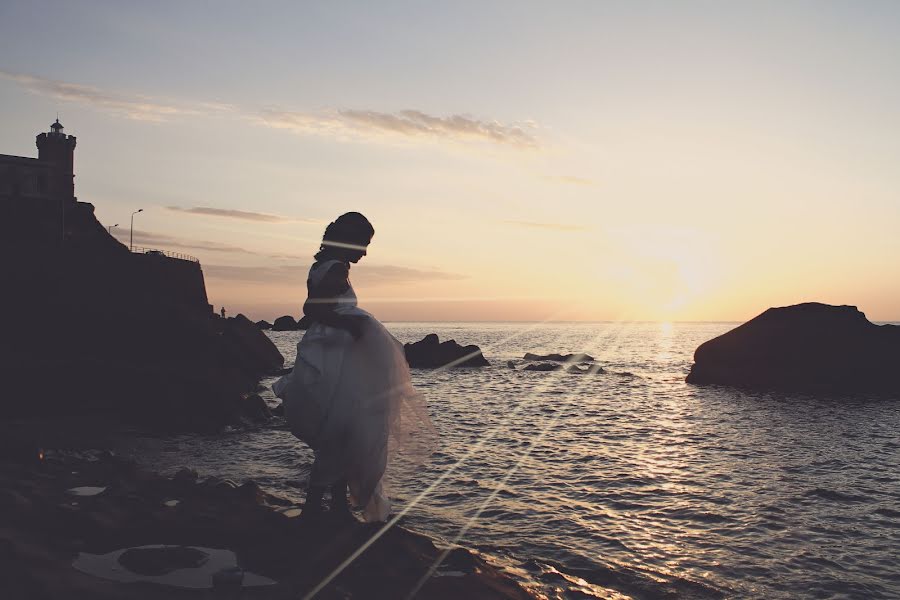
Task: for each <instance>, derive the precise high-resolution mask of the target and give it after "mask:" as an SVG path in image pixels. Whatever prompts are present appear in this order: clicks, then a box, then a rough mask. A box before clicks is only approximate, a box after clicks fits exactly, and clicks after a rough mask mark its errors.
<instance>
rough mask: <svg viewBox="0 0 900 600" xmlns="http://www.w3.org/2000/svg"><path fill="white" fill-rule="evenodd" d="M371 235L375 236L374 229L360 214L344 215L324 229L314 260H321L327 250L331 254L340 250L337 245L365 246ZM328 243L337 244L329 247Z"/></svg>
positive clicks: (350, 213) (349, 213)
mask: <svg viewBox="0 0 900 600" xmlns="http://www.w3.org/2000/svg"><path fill="white" fill-rule="evenodd" d="M373 235H375V228H374V227H372V224H371V223H369V220H368V219H367V218H365V217H364V216H363V215H362V214H361V213H358V212H348V213H344V214H342V215H341V216H339V217H338V218H337V219H335V220H334V221H332V222H331V223H329V224H328V227H326V228H325V235H323V236H322V244H321V245H320V246H319V252H318V253H317V254H316V256H315V259H316V260H321V259H322V258H324V254H325V253H326V252H328V251H329V250H330V251H332V252H333V251H334V250H336V249H340V248H341V246H340V245H338V244H353V245H356V246H365V245H366V244H368V243H369V240H371V239H372V236H373ZM328 242H337V244H335V245H331V244H329V243H328Z"/></svg>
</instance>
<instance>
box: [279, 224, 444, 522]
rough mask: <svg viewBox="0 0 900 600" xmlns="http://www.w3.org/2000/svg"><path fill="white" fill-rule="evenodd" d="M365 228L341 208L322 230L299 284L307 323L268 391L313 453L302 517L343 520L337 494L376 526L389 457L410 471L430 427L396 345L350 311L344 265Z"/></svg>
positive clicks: (423, 452) (370, 231)
mask: <svg viewBox="0 0 900 600" xmlns="http://www.w3.org/2000/svg"><path fill="white" fill-rule="evenodd" d="M374 233H375V230H374V228H373V227H372V225H371V224H370V223H369V221H368V220H367V219H366V218H365V217H364V216H363V215H361V214H360V213H356V212H351V213H346V214H343V215H341V216H340V217H338V218H337V219H336V220H335V221H334V222H332V223H331V224H329V225H328V228H327V229H326V230H325V235H324V237H323V239H322V245H321V246H320V249H319V252H318V254H316V256H315V260H316V262H315V263H313V265H312V267H311V268H310V270H309V278H308V279H307V291H308V298H307V300H306V303H305V304H304V305H303V312H304V314H305V315H306V316H307V317H309V319H310V320H311V324H310V326H309V328H308V329H307V331H306V334H305V335H304V336H303V338H302V339H301V340H300V343H299V344H297V360H296V362H295V364H294V368H293V370H292V372H291V373H289V374H288V375H286V376H284V377H282V378H281V379H280V380H278V381H277V382H276V383H275V385H274V386H272V389H273V390H274V391H275V394H276V395H277V396H279V397H280V398H282V399H283V400H284V408H285V418H286V419H287V421H288V424H289V425H290V427H291V431H292V432H293V433H294V435H296V436H297V437H298V438H300V439H302V440H303V441H305V442H306V443H307V444H309V446H310V447H311V448H312V449H313V451H314V453H315V462H314V463H313V466H312V471H311V473H310V478H309V485H308V488H307V495H306V503H305V504H304V507H303V514H304V516H305V517H307V518H308V517H309V516H311V515H315V514H319V513H322V512H323V511H324V507H323V506H322V500H323V496H324V494H325V491H326V489H327V488H331V506H330V510H329V513H330V514H331V515H333V516H337V517H338V518H352V515H351V513H350V507H349V504H348V500H347V489H348V487H349V491H350V496H351V499H352V501H353V503H354V504H355V505H356V506H359V507H362V508H363V517H364V518H365V519H366V520H367V521H383V520H385V519H386V518H387V516H388V514H389V513H390V502H389V501H388V499H387V497H386V494H385V492H384V486H383V484H382V478H383V477H384V474H385V470H386V468H387V466H388V462H389V460H390V457H391V456H393V455H395V454H398V453H399V454H402V455H403V458H404V462H405V464H407V465H412V464H415V463H417V462H420V461H421V460H423V459H424V458H426V457H427V455H428V454H430V450H431V447H432V444H433V442H434V439H435V435H434V428H433V427H432V425H431V422H430V420H429V419H428V415H427V413H426V411H425V407H424V402H423V401H422V398H421V396H420V395H418V394H417V393H416V392H415V390H414V389H413V387H412V384H411V382H410V376H409V367H408V365H407V363H406V357H405V355H404V352H403V346H402V344H400V342H398V341H397V339H396V338H394V336H393V335H391V334H390V332H388V330H387V329H385V327H384V325H382V324H381V323H380V322H379V321H378V320H377V319H375V317H373V316H372V315H371V314H369V313H367V312H366V311H364V310H362V309H361V308H359V307H358V306H357V305H356V302H357V299H356V294H355V293H354V291H353V286H352V285H350V280H349V273H350V265H351V264H354V263H357V262H359V260H360V259H361V258H362V257H364V256H366V249H367V247H368V245H369V243H370V242H371V240H372V236H373V235H374Z"/></svg>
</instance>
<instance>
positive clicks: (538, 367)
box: [522, 362, 563, 371]
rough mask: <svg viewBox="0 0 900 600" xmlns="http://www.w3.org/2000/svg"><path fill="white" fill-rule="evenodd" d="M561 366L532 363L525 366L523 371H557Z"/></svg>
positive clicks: (547, 363)
mask: <svg viewBox="0 0 900 600" xmlns="http://www.w3.org/2000/svg"><path fill="white" fill-rule="evenodd" d="M562 368H563V366H562V365H561V364H558V363H549V362H545V363H533V364H530V365H525V368H524V369H522V370H523V371H559V370H560V369H562Z"/></svg>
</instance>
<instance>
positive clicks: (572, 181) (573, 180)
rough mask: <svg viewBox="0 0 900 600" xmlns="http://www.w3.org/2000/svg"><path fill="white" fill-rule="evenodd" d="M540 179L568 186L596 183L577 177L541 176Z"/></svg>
mask: <svg viewBox="0 0 900 600" xmlns="http://www.w3.org/2000/svg"><path fill="white" fill-rule="evenodd" d="M542 177H543V178H544V179H547V180H550V181H556V182H559V183H568V184H570V185H594V184H595V183H596V182H595V181H594V180H593V179H588V178H587V177H578V176H577V175H542Z"/></svg>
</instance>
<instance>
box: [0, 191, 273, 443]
mask: <svg viewBox="0 0 900 600" xmlns="http://www.w3.org/2000/svg"><path fill="white" fill-rule="evenodd" d="M3 210H4V214H3V218H0V239H3V241H4V243H6V244H10V245H11V246H12V247H14V248H15V252H13V251H7V252H3V253H2V254H0V267H2V272H3V281H4V290H5V291H6V293H4V294H2V295H0V330H2V332H3V334H2V336H0V386H2V388H3V391H4V393H3V395H2V397H0V414H2V417H0V418H17V417H28V416H48V415H53V416H59V415H72V416H77V415H88V414H91V415H94V414H98V415H99V414H103V415H110V416H115V417H118V418H121V419H124V420H128V421H131V422H133V423H137V424H140V425H142V426H147V427H151V428H157V429H164V430H170V431H171V430H186V429H190V430H199V429H202V430H209V429H217V428H219V427H222V426H224V425H227V424H230V423H235V422H238V421H239V420H240V419H241V415H242V406H241V398H242V397H243V395H244V394H247V393H251V392H253V391H254V390H255V388H256V384H257V382H258V380H259V378H260V377H261V376H262V375H265V374H267V373H268V372H270V371H272V369H273V367H277V366H278V365H279V364H281V362H283V361H281V359H280V354H278V353H277V350H274V352H273V349H274V347H272V346H270V344H271V342H269V341H268V340H267V339H265V334H264V333H262V332H261V331H259V329H258V328H256V327H255V326H253V327H251V326H249V325H250V324H249V321H246V319H244V318H243V317H241V318H238V319H221V318H214V317H213V313H212V310H211V307H210V304H209V300H208V298H207V295H206V287H205V283H204V278H203V271H202V270H201V268H200V264H199V263H197V262H193V261H191V260H182V259H175V258H169V257H166V256H156V255H147V254H137V253H131V252H129V250H128V248H127V247H125V246H123V245H122V244H121V243H119V242H118V241H116V240H115V239H114V238H113V237H112V236H110V235H109V232H108V231H107V229H106V228H105V227H103V226H102V225H101V224H100V223H99V222H98V221H97V219H96V218H95V216H94V212H93V206H91V205H90V204H86V203H83V202H75V201H74V200H72V201H66V203H64V205H63V206H62V209H61V205H60V204H59V203H50V204H42V203H40V202H37V201H34V202H32V201H27V200H22V201H9V202H8V204H7V205H5V206H4V209H3ZM61 211H64V212H65V215H64V217H65V218H64V219H63V218H62V216H61V215H60V212H61Z"/></svg>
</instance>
